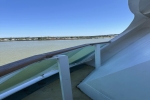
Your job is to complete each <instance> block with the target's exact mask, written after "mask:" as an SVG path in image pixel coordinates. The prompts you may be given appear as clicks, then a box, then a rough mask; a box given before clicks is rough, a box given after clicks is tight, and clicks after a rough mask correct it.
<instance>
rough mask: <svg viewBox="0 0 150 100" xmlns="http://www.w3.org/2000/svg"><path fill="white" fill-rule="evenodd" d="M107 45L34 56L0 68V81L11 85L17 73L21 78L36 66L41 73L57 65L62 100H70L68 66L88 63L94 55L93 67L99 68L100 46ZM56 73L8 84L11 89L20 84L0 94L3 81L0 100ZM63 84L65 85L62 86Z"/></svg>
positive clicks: (82, 47)
mask: <svg viewBox="0 0 150 100" xmlns="http://www.w3.org/2000/svg"><path fill="white" fill-rule="evenodd" d="M107 43H110V41H109V42H100V43H91V44H83V45H79V46H75V47H71V48H67V49H62V50H58V51H54V52H49V53H45V54H40V55H35V56H32V57H29V58H26V59H23V60H20V61H16V62H13V63H10V64H7V65H4V66H0V79H1V77H4V76H8V81H7V83H11V82H12V80H13V79H14V78H16V77H17V74H18V73H20V74H18V75H20V76H21V75H22V73H25V71H27V70H31V69H32V70H33V69H35V68H37V66H41V65H42V68H39V69H41V70H40V71H41V72H42V71H45V70H47V69H49V68H50V67H49V66H52V65H53V66H55V67H56V66H57V65H56V64H55V63H58V69H59V72H60V80H61V88H62V95H63V100H71V98H72V92H71V91H72V90H71V82H70V72H69V64H71V65H70V66H75V65H77V64H80V63H84V62H85V61H88V60H87V58H90V57H91V55H93V54H94V53H95V67H96V68H98V67H100V65H101V53H100V49H101V48H100V47H101V45H103V44H107ZM72 52H73V53H72ZM84 52H87V53H85V54H84ZM72 54H73V55H74V54H75V56H72ZM82 54H84V55H83V56H82ZM69 55H71V56H69ZM67 56H68V57H69V60H67V59H68V57H67ZM77 56H80V57H79V58H78V59H76V57H77ZM55 60H57V61H55ZM79 60H80V61H79ZM48 62H49V63H48ZM45 63H47V65H44V64H45ZM40 64H41V65H40ZM48 65H49V66H48ZM18 70H21V71H19V72H17V71H18ZM40 71H33V73H32V74H31V75H30V76H28V75H27V76H26V77H25V78H24V79H25V80H26V79H28V78H31V77H33V76H35V75H37V74H38V73H40ZM48 71H49V70H48ZM15 72H16V73H15ZM57 72H58V71H56V70H53V71H51V72H44V74H42V75H39V76H36V77H34V78H33V79H32V80H29V81H27V82H24V83H22V81H23V79H20V81H17V82H18V83H17V82H16V83H13V82H12V84H8V86H7V87H13V86H14V85H16V84H19V83H20V84H19V85H18V86H17V87H15V88H14V87H13V88H11V89H10V88H8V89H6V90H7V91H4V92H2V93H1V88H3V89H2V90H4V88H5V81H4V83H0V99H2V98H5V97H7V96H9V95H11V94H13V93H15V92H17V91H19V90H21V89H23V88H25V87H27V86H29V85H31V84H34V83H36V82H38V81H40V80H42V79H44V78H46V77H49V76H51V75H52V74H55V73H57ZM10 73H12V74H13V73H15V74H14V75H12V76H13V77H11V78H12V80H11V79H10V78H9V74H10ZM40 74H41V73H40ZM10 76H11V74H10ZM18 80H19V79H18ZM66 80H67V81H66ZM0 81H1V80H0ZM64 84H67V85H64ZM2 86H4V87H2ZM66 86H67V88H66ZM69 87H70V88H69ZM68 91H69V95H70V96H69V97H68V95H66V94H67V93H68ZM67 98H68V99H67Z"/></svg>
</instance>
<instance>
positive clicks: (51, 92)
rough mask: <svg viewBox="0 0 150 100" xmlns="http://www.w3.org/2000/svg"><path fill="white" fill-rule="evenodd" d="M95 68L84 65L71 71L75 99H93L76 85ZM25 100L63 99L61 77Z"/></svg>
mask: <svg viewBox="0 0 150 100" xmlns="http://www.w3.org/2000/svg"><path fill="white" fill-rule="evenodd" d="M93 70H94V67H91V66H87V65H83V67H82V68H80V69H79V70H76V71H74V72H72V73H71V83H72V91H73V100H91V99H90V98H89V97H88V96H86V95H85V94H84V93H83V92H81V91H80V90H79V89H78V88H77V87H76V86H77V85H78V84H79V83H80V82H81V81H82V80H83V79H84V78H86V77H87V75H88V74H90V73H91V71H93ZM23 100H62V94H61V88H60V81H59V79H57V80H56V81H54V82H52V83H50V84H48V85H46V86H45V87H43V88H41V89H39V90H37V91H35V92H34V93H32V94H30V95H29V96H27V97H25V98H24V99H23Z"/></svg>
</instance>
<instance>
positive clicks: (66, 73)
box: [57, 55, 73, 100]
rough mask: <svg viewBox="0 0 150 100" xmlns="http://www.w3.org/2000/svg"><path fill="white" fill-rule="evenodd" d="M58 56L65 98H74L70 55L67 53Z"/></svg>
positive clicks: (65, 99) (71, 99)
mask: <svg viewBox="0 0 150 100" xmlns="http://www.w3.org/2000/svg"><path fill="white" fill-rule="evenodd" d="M57 57H58V58H57V59H58V67H59V77H60V82H61V91H62V97H63V100H73V96H72V86H71V79H70V70H69V61H68V57H67V56H65V55H58V56H57Z"/></svg>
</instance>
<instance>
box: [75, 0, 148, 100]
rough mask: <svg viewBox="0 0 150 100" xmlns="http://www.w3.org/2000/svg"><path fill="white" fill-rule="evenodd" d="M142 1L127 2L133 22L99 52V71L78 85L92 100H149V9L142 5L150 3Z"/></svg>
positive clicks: (132, 0)
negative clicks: (100, 62) (133, 17)
mask: <svg viewBox="0 0 150 100" xmlns="http://www.w3.org/2000/svg"><path fill="white" fill-rule="evenodd" d="M143 1H144V0H129V7H130V9H131V11H132V12H133V13H134V15H135V19H134V20H133V22H132V23H131V24H130V25H129V27H128V28H127V29H126V30H125V31H124V32H123V33H122V34H121V35H120V36H118V37H116V38H114V39H112V40H111V42H112V43H111V44H109V45H107V46H105V47H104V48H102V51H101V53H102V54H101V60H102V64H101V67H99V68H98V69H96V70H95V71H93V72H92V73H91V74H90V75H89V76H88V77H87V78H86V79H85V80H84V81H83V82H82V83H81V84H79V86H78V87H79V88H80V89H81V90H82V91H83V92H84V93H86V94H87V95H88V96H89V97H91V98H92V99H93V100H150V95H149V93H150V16H149V15H145V14H144V12H149V11H150V9H149V7H148V6H145V5H143V4H145V3H147V4H148V5H149V4H150V1H149V0H145V1H144V3H143ZM139 6H140V7H141V8H140V9H142V10H143V12H140V11H139V10H140V9H139ZM144 6H145V7H144ZM142 7H143V8H144V9H143V8H142ZM147 10H148V11H147ZM89 91H90V92H89Z"/></svg>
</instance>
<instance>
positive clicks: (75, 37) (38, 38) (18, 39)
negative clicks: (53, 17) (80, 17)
mask: <svg viewBox="0 0 150 100" xmlns="http://www.w3.org/2000/svg"><path fill="white" fill-rule="evenodd" d="M116 36H118V34H111V35H98V36H64V37H49V36H47V37H9V38H0V42H9V41H45V40H81V39H99V38H113V37H116Z"/></svg>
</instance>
